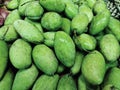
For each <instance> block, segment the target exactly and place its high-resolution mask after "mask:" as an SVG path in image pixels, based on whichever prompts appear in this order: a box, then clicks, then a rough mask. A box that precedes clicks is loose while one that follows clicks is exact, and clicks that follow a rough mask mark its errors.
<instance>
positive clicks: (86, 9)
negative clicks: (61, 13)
mask: <svg viewBox="0 0 120 90" xmlns="http://www.w3.org/2000/svg"><path fill="white" fill-rule="evenodd" d="M79 13H85V14H86V15H87V16H88V19H89V23H90V22H91V21H92V18H93V12H92V9H91V8H89V6H88V5H86V4H83V5H81V6H80V7H79Z"/></svg>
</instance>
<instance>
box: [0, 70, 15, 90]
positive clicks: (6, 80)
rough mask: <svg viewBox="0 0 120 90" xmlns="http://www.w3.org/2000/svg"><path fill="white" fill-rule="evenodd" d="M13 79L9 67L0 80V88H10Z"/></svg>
mask: <svg viewBox="0 0 120 90" xmlns="http://www.w3.org/2000/svg"><path fill="white" fill-rule="evenodd" d="M13 80H14V73H13V71H12V70H11V69H8V70H7V72H6V73H5V75H4V77H3V78H2V80H0V90H12V84H13Z"/></svg>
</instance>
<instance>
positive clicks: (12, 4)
mask: <svg viewBox="0 0 120 90" xmlns="http://www.w3.org/2000/svg"><path fill="white" fill-rule="evenodd" d="M18 5H19V2H18V0H11V1H10V2H8V3H7V5H6V7H7V9H11V10H13V9H17V8H18Z"/></svg>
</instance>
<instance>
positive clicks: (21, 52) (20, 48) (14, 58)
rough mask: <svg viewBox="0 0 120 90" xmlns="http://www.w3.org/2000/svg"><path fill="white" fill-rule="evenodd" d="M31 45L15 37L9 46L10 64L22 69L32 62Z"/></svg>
mask: <svg viewBox="0 0 120 90" xmlns="http://www.w3.org/2000/svg"><path fill="white" fill-rule="evenodd" d="M31 51H32V47H31V46H30V44H29V43H27V42H26V41H24V40H22V39H17V40H16V41H15V42H13V44H12V45H11V47H10V50H9V57H10V61H11V63H12V65H13V66H14V67H15V68H17V69H24V68H27V67H29V66H30V65H31V64H32V59H31Z"/></svg>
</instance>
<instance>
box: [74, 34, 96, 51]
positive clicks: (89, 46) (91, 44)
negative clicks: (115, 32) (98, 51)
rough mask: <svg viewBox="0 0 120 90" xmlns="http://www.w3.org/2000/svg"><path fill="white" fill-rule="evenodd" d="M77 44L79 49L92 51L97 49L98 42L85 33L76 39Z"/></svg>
mask: <svg viewBox="0 0 120 90" xmlns="http://www.w3.org/2000/svg"><path fill="white" fill-rule="evenodd" d="M75 43H76V45H77V47H78V48H79V49H82V50H84V51H91V50H94V49H95V48H96V44H97V41H96V39H95V38H94V37H93V36H91V35H89V34H85V33H83V34H81V35H79V36H77V37H76V39H75Z"/></svg>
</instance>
